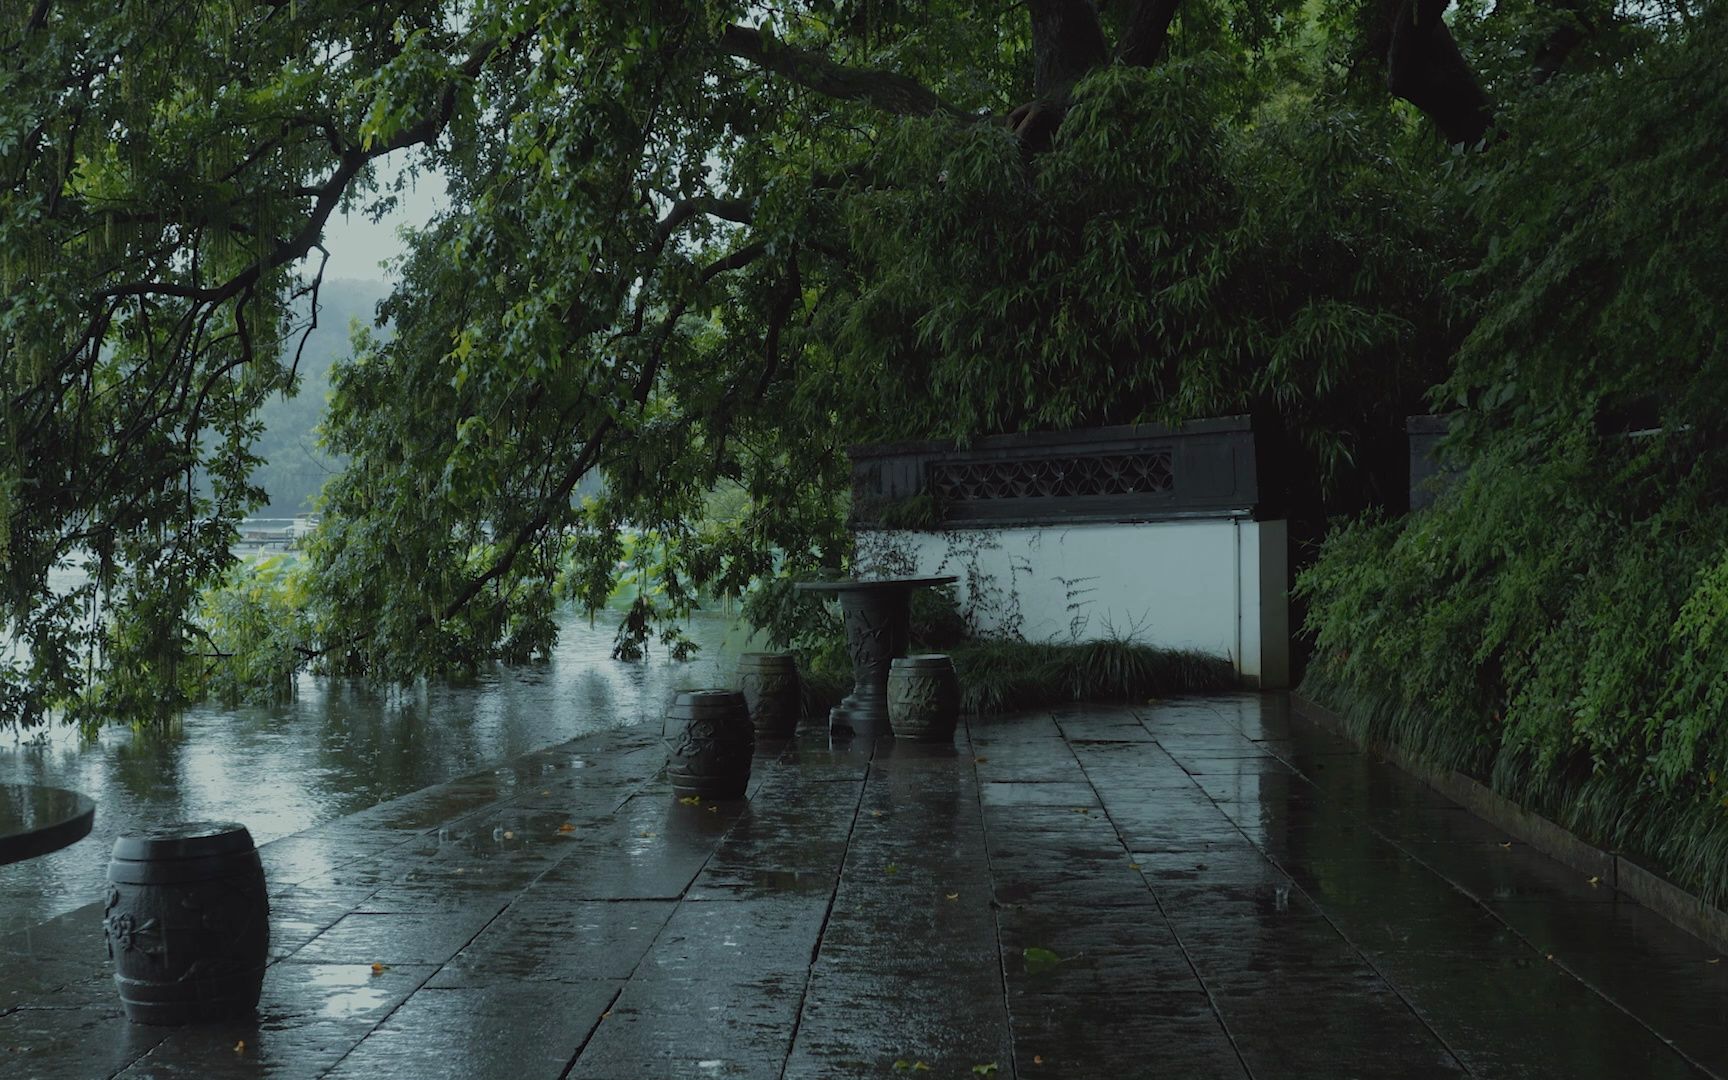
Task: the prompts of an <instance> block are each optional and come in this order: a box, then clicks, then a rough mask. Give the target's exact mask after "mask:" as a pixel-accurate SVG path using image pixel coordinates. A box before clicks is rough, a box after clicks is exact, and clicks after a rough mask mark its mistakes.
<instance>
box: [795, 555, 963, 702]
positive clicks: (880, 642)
mask: <svg viewBox="0 0 1728 1080" xmlns="http://www.w3.org/2000/svg"><path fill="white" fill-rule="evenodd" d="M958 580H960V579H959V578H957V577H908V578H879V579H876V580H874V581H805V582H800V583H799V584H798V589H799V590H800V591H803V592H815V593H833V594H835V595H836V596H837V597H839V600H840V613H841V615H842V616H843V617H844V619H845V622H846V652H847V654H848V655H849V656H850V657H851V658H852V692H851V693H850V694H848V695H847V696H846V697H845V699H844V700H842V701H841V702H840V704H838V705H836V706H834V708H833V709H832V710H830V711H829V713H828V726H829V730H830V731H831V732H832V733H833V734H835V735H862V736H875V735H887V734H890V731H889V728H888V665H889V663H890V662H891V661H892V660H893V659H894V658H895V657H896V656H905V655H906V649H907V646H908V645H909V643H910V640H911V636H912V590H914V589H920V588H924V587H927V586H931V585H951V584H953V583H954V582H956V581H958Z"/></svg>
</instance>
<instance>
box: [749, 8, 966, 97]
mask: <svg viewBox="0 0 1728 1080" xmlns="http://www.w3.org/2000/svg"><path fill="white" fill-rule="evenodd" d="M720 51H721V52H724V53H726V54H727V55H729V56H735V57H737V58H738V59H740V60H748V61H749V62H750V63H752V64H755V65H756V66H757V67H760V68H762V69H764V70H766V71H772V72H773V73H775V74H776V75H780V76H782V77H784V78H787V79H790V80H792V81H793V82H795V83H797V84H798V85H799V86H802V87H804V88H806V89H808V90H814V91H816V92H817V93H818V94H822V95H824V96H826V97H831V98H838V99H839V100H842V101H861V102H864V103H865V104H867V105H874V106H875V107H876V108H878V109H881V110H883V111H884V112H891V113H896V114H898V115H901V116H929V115H931V114H933V113H947V114H950V115H953V116H964V115H965V111H964V110H962V109H961V108H960V107H959V106H956V105H952V104H950V103H948V102H947V101H944V100H943V99H942V98H941V97H940V96H939V95H937V93H936V92H935V91H933V90H931V89H930V88H929V87H927V86H925V85H924V84H923V83H920V82H919V81H918V80H916V79H912V78H908V77H907V76H905V75H902V74H900V73H899V72H897V71H882V70H875V69H868V68H855V67H848V66H846V65H845V64H838V63H835V62H834V61H833V60H830V59H828V57H826V56H823V55H822V54H821V53H819V52H815V51H813V50H810V49H801V48H798V47H797V46H795V45H787V44H785V43H784V42H782V41H780V40H779V39H778V38H775V37H773V36H772V35H770V34H765V33H763V32H762V31H760V30H753V29H750V28H749V27H744V26H728V27H727V28H726V29H725V30H723V31H721V32H720Z"/></svg>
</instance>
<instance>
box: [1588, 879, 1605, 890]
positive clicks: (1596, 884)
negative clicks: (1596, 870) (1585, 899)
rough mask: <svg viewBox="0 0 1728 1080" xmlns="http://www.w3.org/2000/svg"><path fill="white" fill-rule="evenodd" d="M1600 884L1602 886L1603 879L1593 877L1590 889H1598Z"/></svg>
mask: <svg viewBox="0 0 1728 1080" xmlns="http://www.w3.org/2000/svg"><path fill="white" fill-rule="evenodd" d="M1600 884H1602V879H1601V878H1599V877H1593V878H1591V879H1590V887H1591V888H1595V887H1596V886H1598V885H1600Z"/></svg>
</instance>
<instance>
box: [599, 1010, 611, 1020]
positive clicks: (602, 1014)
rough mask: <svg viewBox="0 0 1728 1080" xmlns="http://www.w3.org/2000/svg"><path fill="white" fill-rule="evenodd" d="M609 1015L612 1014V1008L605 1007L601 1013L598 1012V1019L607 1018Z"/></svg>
mask: <svg viewBox="0 0 1728 1080" xmlns="http://www.w3.org/2000/svg"><path fill="white" fill-rule="evenodd" d="M611 1015H612V1010H611V1009H607V1010H606V1011H605V1012H603V1013H601V1014H600V1019H602V1020H604V1019H606V1018H607V1017H609V1016H611Z"/></svg>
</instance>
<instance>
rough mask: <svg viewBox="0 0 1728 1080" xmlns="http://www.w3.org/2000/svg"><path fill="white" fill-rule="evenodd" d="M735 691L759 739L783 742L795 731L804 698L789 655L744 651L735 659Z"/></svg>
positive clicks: (794, 665)
mask: <svg viewBox="0 0 1728 1080" xmlns="http://www.w3.org/2000/svg"><path fill="white" fill-rule="evenodd" d="M738 689H739V690H741V691H743V694H744V703H745V705H746V706H748V708H749V710H750V723H751V724H752V725H754V726H755V728H756V737H757V738H759V739H785V738H789V737H791V735H792V734H793V732H795V731H797V730H798V717H799V715H800V714H801V713H802V712H803V710H804V695H803V693H802V691H801V689H800V687H799V685H798V664H797V662H796V661H794V660H793V658H792V654H791V653H785V652H780V653H771V652H747V653H745V654H744V655H743V656H740V657H739V658H738Z"/></svg>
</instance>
